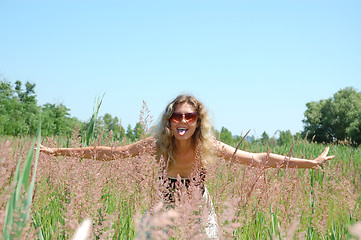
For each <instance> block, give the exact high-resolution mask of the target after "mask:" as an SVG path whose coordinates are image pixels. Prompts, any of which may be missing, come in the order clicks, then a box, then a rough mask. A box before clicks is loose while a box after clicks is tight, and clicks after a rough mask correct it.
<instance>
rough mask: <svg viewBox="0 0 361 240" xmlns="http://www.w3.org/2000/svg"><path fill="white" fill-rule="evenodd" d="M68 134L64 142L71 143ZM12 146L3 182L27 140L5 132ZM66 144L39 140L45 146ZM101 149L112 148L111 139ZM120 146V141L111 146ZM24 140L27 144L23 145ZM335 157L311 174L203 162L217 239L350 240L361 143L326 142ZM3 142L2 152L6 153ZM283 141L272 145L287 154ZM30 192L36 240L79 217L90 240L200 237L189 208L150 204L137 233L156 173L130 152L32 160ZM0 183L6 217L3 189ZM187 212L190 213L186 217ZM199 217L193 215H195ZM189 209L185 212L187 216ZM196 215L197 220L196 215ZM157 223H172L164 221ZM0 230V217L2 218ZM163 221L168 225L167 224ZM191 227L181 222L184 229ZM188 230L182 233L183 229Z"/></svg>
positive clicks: (154, 195)
mask: <svg viewBox="0 0 361 240" xmlns="http://www.w3.org/2000/svg"><path fill="white" fill-rule="evenodd" d="M76 136H78V135H77V134H74V139H71V140H70V141H68V143H67V144H69V145H70V147H72V146H78V145H77V144H79V141H78V140H77V139H75V138H76ZM10 140H11V144H10V146H8V145H6V144H5V139H2V140H1V142H0V143H1V146H2V150H1V152H0V154H2V155H0V160H1V166H0V167H1V168H4V169H6V173H5V174H4V175H3V176H2V179H1V180H2V182H4V183H5V182H8V183H9V184H10V182H12V180H14V178H15V177H14V174H15V168H14V166H16V164H17V162H18V159H19V158H20V157H21V156H23V154H22V153H21V146H23V145H24V144H25V148H24V149H30V148H31V146H30V143H29V141H28V140H26V141H24V140H22V139H14V138H11V139H10ZM59 143H62V144H65V142H64V141H59V139H57V138H54V139H44V144H46V145H47V146H57V145H58V144H59ZM101 143H102V144H103V145H109V146H111V145H114V144H115V143H114V142H112V141H111V139H108V140H106V139H105V138H104V140H102V142H101ZM116 144H119V143H116ZM26 146H28V148H26ZM330 147H331V150H330V154H332V155H335V156H336V157H335V159H334V160H331V161H329V162H328V163H326V164H325V166H323V168H322V169H319V170H309V169H305V170H303V169H302V170H301V169H300V170H298V169H266V170H262V169H258V168H251V167H247V166H243V165H237V164H229V163H228V162H226V161H224V160H222V159H220V160H219V162H218V164H217V165H212V166H210V167H209V168H208V172H207V179H206V185H207V188H208V190H209V192H210V194H211V196H212V200H213V204H214V206H215V209H216V213H217V218H218V224H219V229H220V233H221V234H220V235H221V237H222V238H224V239H351V235H350V233H349V230H348V228H349V226H351V225H353V224H355V223H356V222H358V221H360V220H361V210H360V205H361V197H360V195H361V174H360V172H361V159H360V158H361V149H360V148H352V147H348V146H345V145H332V146H330ZM5 148H7V149H8V150H9V151H5ZM290 148H291V146H275V147H273V148H272V149H270V150H271V151H272V152H275V153H279V154H288V153H289V151H290ZM324 148H325V145H322V144H316V143H308V142H305V141H298V142H296V143H295V145H294V147H293V151H292V156H295V157H305V158H315V157H317V156H318V155H319V154H320V153H321V152H322V151H323V150H324ZM241 149H243V150H246V151H251V152H264V151H267V150H268V148H267V147H265V146H262V145H258V144H251V143H248V142H245V143H242V145H241ZM38 161H39V162H38V172H37V177H36V182H35V189H36V190H35V194H34V198H33V204H32V208H31V218H30V219H31V220H30V224H28V225H29V227H28V228H26V231H27V234H28V235H33V236H39V233H40V234H41V236H42V237H43V238H44V239H55V238H56V239H70V238H71V236H73V234H74V232H75V229H76V228H77V227H78V225H79V223H81V222H82V221H83V220H84V219H86V218H88V217H90V218H91V220H92V223H93V226H92V232H91V236H92V237H91V238H92V239H134V238H136V237H137V236H145V235H147V234H150V236H151V237H152V238H154V239H172V237H173V239H190V238H192V239H197V238H198V239H202V237H204V230H203V229H202V226H201V225H200V224H199V221H200V220H199V219H201V217H200V216H201V214H200V213H199V212H197V211H193V213H194V214H189V212H190V211H188V210H187V209H186V208H184V207H185V206H180V207H179V209H178V210H177V209H174V210H175V211H178V215H177V214H176V215H172V214H173V213H171V212H167V210H164V209H163V210H157V211H154V212H153V216H152V217H151V218H150V219H148V220H149V221H148V222H147V224H148V226H147V229H148V230H147V232H141V231H142V230H141V226H142V224H144V221H143V223H142V219H144V216H145V215H144V213H145V212H146V211H149V210H151V209H152V207H153V206H157V204H158V203H159V199H160V193H159V190H157V189H158V187H159V174H160V173H159V172H158V170H157V169H159V166H158V164H157V163H156V161H155V159H154V158H153V157H151V156H149V155H147V153H146V152H145V153H143V154H142V155H141V156H139V157H136V158H129V159H122V160H116V161H111V162H99V161H95V160H88V159H83V160H81V161H80V160H79V157H77V156H72V157H53V156H47V155H43V154H41V155H40V157H39V159H38ZM11 186H12V185H11V184H10V185H5V186H3V187H2V189H1V212H2V216H4V212H5V206H6V204H5V203H6V202H7V201H8V199H9V190H7V189H8V188H9V187H11ZM185 213H187V214H189V216H186V217H189V219H188V220H187V219H186V218H185V217H184V214H185ZM197 214H198V215H197ZM191 215H192V216H191ZM197 216H198V217H197ZM160 219H163V220H164V219H167V220H169V221H170V222H165V223H164V224H163V223H162V222H161V221H160ZM0 223H1V227H3V226H4V221H3V220H1V222H0ZM169 224H171V225H172V226H173V227H171V228H170V227H169ZM185 224H189V225H185ZM186 230H187V231H186Z"/></svg>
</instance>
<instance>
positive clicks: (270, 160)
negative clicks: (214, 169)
mask: <svg viewBox="0 0 361 240" xmlns="http://www.w3.org/2000/svg"><path fill="white" fill-rule="evenodd" d="M217 150H218V152H219V153H220V155H221V156H222V157H224V158H225V159H227V160H232V161H234V162H236V163H241V164H247V165H254V166H263V167H273V168H276V167H280V168H286V167H289V168H318V167H319V166H321V165H322V164H323V163H325V162H326V161H328V160H331V159H333V158H334V157H335V156H328V151H329V148H328V147H326V149H325V150H324V152H323V153H322V154H321V155H320V156H318V157H317V158H315V159H313V160H310V159H302V158H294V157H288V156H282V155H279V154H274V153H250V152H246V151H242V150H237V152H236V153H235V150H236V149H235V148H234V147H231V146H229V145H227V144H225V143H222V142H220V141H217ZM234 153H235V154H234Z"/></svg>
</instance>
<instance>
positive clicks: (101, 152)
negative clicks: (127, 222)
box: [40, 95, 334, 238]
mask: <svg viewBox="0 0 361 240" xmlns="http://www.w3.org/2000/svg"><path fill="white" fill-rule="evenodd" d="M154 141H155V143H156V144H155V145H154V144H152V143H153V142H154ZM144 143H145V144H146V145H149V146H154V149H153V150H154V151H153V153H154V155H155V156H157V158H158V159H159V160H160V159H163V160H164V162H165V170H166V173H167V177H168V179H166V180H167V188H168V190H169V192H168V193H166V194H164V198H165V200H166V201H167V202H170V203H172V202H174V201H175V196H174V192H175V188H176V186H178V185H182V184H183V185H185V186H186V187H188V186H190V185H193V186H196V187H198V189H199V190H200V191H201V196H202V201H203V202H207V204H208V206H210V208H209V209H210V214H209V218H208V226H207V227H206V233H207V235H208V236H209V237H212V238H217V228H216V223H215V214H214V209H213V206H212V202H211V200H210V198H209V195H208V191H207V189H206V187H205V185H204V177H205V174H206V167H207V165H208V164H209V163H211V162H214V161H215V159H216V158H215V157H216V156H221V157H223V158H225V159H227V160H231V161H234V162H236V163H241V164H247V165H253V166H260V167H295V168H317V167H319V166H320V165H322V164H323V163H324V162H326V161H327V160H330V159H332V158H334V156H328V151H329V148H326V149H325V151H324V152H323V153H322V154H321V155H320V156H319V157H317V158H316V159H314V160H309V159H300V158H293V157H285V156H282V155H277V154H272V153H250V152H246V151H241V150H236V149H235V148H234V147H231V146H229V145H227V144H225V143H222V142H220V141H217V140H216V139H215V138H214V136H213V135H212V127H211V124H210V122H209V117H208V114H207V111H206V109H205V107H204V105H203V104H202V103H201V102H200V101H198V100H197V99H196V98H195V97H193V96H190V95H179V96H178V97H176V98H175V99H174V100H173V101H172V102H171V103H169V104H168V106H167V107H166V109H165V111H164V113H163V114H162V117H161V120H160V123H159V125H158V127H157V129H156V132H155V135H154V136H152V137H148V138H146V139H144V140H141V141H139V142H136V143H133V144H130V145H125V146H120V147H116V148H114V147H104V146H95V147H83V148H48V147H44V146H41V149H40V150H41V152H44V153H47V154H54V155H62V156H70V155H73V154H77V155H79V156H81V157H83V158H96V159H97V160H113V159H119V158H122V157H128V156H129V155H130V156H136V155H138V154H140V152H141V151H142V150H141V149H142V146H144ZM179 180H180V183H179ZM193 180H194V181H193Z"/></svg>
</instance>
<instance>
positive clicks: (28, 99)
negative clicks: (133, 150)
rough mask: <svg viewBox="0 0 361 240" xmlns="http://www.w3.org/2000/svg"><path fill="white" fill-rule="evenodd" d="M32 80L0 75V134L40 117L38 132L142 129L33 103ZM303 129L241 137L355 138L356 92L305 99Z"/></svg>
mask: <svg viewBox="0 0 361 240" xmlns="http://www.w3.org/2000/svg"><path fill="white" fill-rule="evenodd" d="M35 86H36V85H35V84H31V83H29V82H26V83H25V84H23V83H22V82H21V81H16V82H15V84H14V85H12V84H11V83H10V82H7V81H5V80H1V81H0V135H7V136H25V135H35V133H36V131H37V128H38V125H39V122H40V121H41V122H42V125H41V126H42V135H43V136H66V137H70V136H71V135H72V133H73V132H74V129H78V130H79V132H80V133H81V132H86V131H88V130H89V127H90V124H94V126H95V127H94V131H93V132H94V134H95V135H100V133H101V132H103V133H105V134H104V135H108V134H109V132H111V133H112V137H113V139H115V140H120V141H121V140H124V139H126V140H127V141H128V142H133V141H136V140H137V139H139V138H140V137H141V135H142V133H143V131H144V129H143V126H142V124H141V123H140V122H138V123H136V125H135V126H134V128H133V127H132V126H131V125H130V124H129V125H128V126H127V128H126V129H125V128H124V127H123V126H122V124H121V120H120V119H119V118H118V117H113V116H112V115H111V114H109V113H106V114H104V115H103V116H100V117H97V118H96V119H95V120H94V121H95V122H92V121H90V120H89V121H85V122H84V121H80V120H79V119H77V118H76V117H71V116H70V112H69V111H70V109H69V108H67V107H66V106H64V105H63V104H53V103H46V104H44V105H42V106H39V105H38V103H37V100H36V93H35ZM306 107H307V109H306V111H305V113H304V116H305V118H304V119H303V123H304V129H303V131H301V132H299V133H296V134H295V135H292V133H291V132H290V130H286V131H283V130H280V131H279V138H278V139H276V138H275V137H269V135H268V134H267V133H266V132H263V133H262V135H261V137H260V138H259V139H255V137H254V136H249V137H247V139H246V140H248V141H255V142H260V143H263V144H267V145H270V146H274V145H277V144H278V145H284V144H290V143H292V142H293V141H294V139H299V138H305V139H307V140H309V141H316V142H322V143H332V142H339V141H347V142H349V143H351V144H353V145H360V144H361V92H358V91H357V90H356V89H355V88H352V87H347V88H344V89H341V90H339V91H338V92H336V93H335V94H334V95H333V96H332V97H330V98H328V99H322V100H319V101H312V102H309V103H306ZM215 131H216V135H217V136H218V138H219V139H220V140H221V141H223V142H225V143H227V144H230V145H233V146H235V145H236V144H237V143H238V142H239V141H241V139H242V136H234V135H232V133H231V132H230V131H229V130H228V129H227V128H225V127H222V129H221V131H220V132H218V131H217V130H215Z"/></svg>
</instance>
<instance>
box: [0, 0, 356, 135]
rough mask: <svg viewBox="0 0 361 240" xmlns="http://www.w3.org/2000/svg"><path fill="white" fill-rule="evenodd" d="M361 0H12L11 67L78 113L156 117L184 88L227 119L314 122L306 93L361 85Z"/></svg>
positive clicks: (48, 98) (49, 98)
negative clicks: (98, 102) (308, 116)
mask: <svg viewBox="0 0 361 240" xmlns="http://www.w3.org/2000/svg"><path fill="white" fill-rule="evenodd" d="M360 13H361V1H356V0H355V1H352V0H342V1H341V0H313V1H308V0H306V1H296V0H287V1H286V0H284V1H282V0H278V1H272V0H268V1H266V0H264V1H258V0H253V1H251V0H249V1H242V0H240V1H227V0H224V1H211V0H208V1H203V0H185V1H165V0H164V1H156V0H153V1H108V0H102V1H100V0H99V1H96V0H88V1H84V0H72V1H69V0H61V1H60V0H51V1H50V0H49V1H40V0H39V1H35V0H26V1H25V0H23V1H19V0H1V1H0V74H1V76H2V78H3V79H6V80H7V81H10V82H15V81H16V80H21V81H22V82H26V81H29V82H31V83H36V93H37V95H38V98H37V99H38V103H39V104H45V103H62V104H64V105H65V106H67V107H68V108H70V109H71V115H72V116H75V117H78V118H79V119H81V120H87V119H88V118H90V116H91V114H92V110H93V105H94V100H95V98H96V97H97V96H102V95H103V94H105V96H104V100H103V105H102V107H101V112H100V114H101V115H103V114H104V113H110V114H112V115H113V116H118V117H119V118H120V119H121V120H122V123H123V125H124V126H125V127H126V126H127V125H128V124H131V125H132V126H134V125H135V123H136V122H137V121H139V114H140V110H141V107H142V102H143V100H144V101H145V102H146V103H147V105H148V107H149V109H150V112H151V114H152V115H153V116H154V122H156V121H157V120H158V117H159V115H160V113H161V112H162V111H163V109H164V108H165V106H166V105H167V103H168V102H169V101H171V100H172V99H173V98H174V97H175V96H177V95H178V94H180V93H190V94H193V95H195V96H196V97H198V98H199V99H200V100H202V101H203V103H204V104H205V105H206V107H207V108H208V110H209V112H210V115H211V117H212V119H213V123H214V125H215V127H216V128H217V129H218V130H220V129H221V127H222V126H225V127H226V128H228V129H229V130H230V131H231V132H232V133H233V134H234V135H240V134H242V133H245V132H246V131H248V130H249V129H251V133H250V134H251V135H255V136H259V135H261V134H262V132H263V131H267V132H268V133H269V134H270V135H273V133H274V132H275V131H276V130H287V129H289V130H291V132H292V133H296V132H298V131H301V130H302V129H303V123H302V119H303V118H304V115H303V114H304V112H305V110H306V105H305V104H306V103H307V102H310V101H318V100H320V99H325V98H329V97H331V96H332V95H333V94H334V93H335V92H337V91H338V90H340V89H342V88H345V87H348V86H352V87H354V88H356V89H357V90H358V91H361V14H360Z"/></svg>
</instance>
